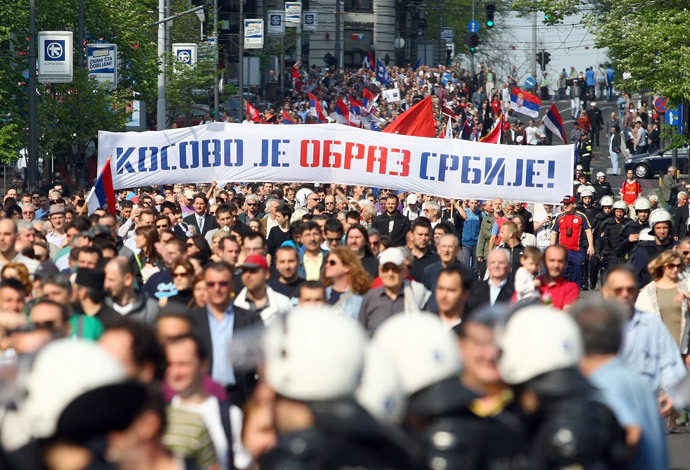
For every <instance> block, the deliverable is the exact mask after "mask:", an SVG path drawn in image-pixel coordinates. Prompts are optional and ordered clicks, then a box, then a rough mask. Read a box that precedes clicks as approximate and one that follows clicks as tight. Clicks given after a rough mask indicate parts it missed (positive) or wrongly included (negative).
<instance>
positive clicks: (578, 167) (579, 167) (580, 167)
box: [575, 165, 583, 170]
mask: <svg viewBox="0 0 690 470" xmlns="http://www.w3.org/2000/svg"><path fill="white" fill-rule="evenodd" d="M575 169H576V170H582V169H583V168H582V165H578V166H576V167H575Z"/></svg>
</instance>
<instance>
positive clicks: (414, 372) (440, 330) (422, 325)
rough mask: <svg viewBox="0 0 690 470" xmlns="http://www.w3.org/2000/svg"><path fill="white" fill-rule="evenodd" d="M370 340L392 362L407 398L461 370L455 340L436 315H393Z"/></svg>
mask: <svg viewBox="0 0 690 470" xmlns="http://www.w3.org/2000/svg"><path fill="white" fill-rule="evenodd" d="M372 341H373V343H374V344H376V345H377V346H379V347H381V349H383V351H384V352H386V353H387V354H388V355H389V356H390V357H391V359H392V360H393V362H394V363H395V366H396V368H397V369H398V373H399V374H400V378H401V379H402V386H403V390H404V392H405V393H406V394H407V395H412V394H413V393H415V392H418V391H419V390H422V389H423V388H426V387H429V386H430V385H433V384H436V383H438V382H441V381H443V380H445V379H448V378H450V377H453V376H458V375H460V372H461V371H462V362H461V361H460V353H459V351H458V347H457V339H456V338H455V337H454V336H453V334H452V333H451V332H450V331H448V329H447V328H446V326H445V325H444V324H443V322H442V321H441V319H440V318H439V317H438V315H431V314H429V313H419V314H409V315H395V316H394V317H392V318H391V319H389V320H386V321H385V322H384V323H383V324H381V326H380V327H379V328H378V329H377V330H376V333H374V338H373V340H372Z"/></svg>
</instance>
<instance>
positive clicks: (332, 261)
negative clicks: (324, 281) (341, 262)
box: [326, 259, 338, 266]
mask: <svg viewBox="0 0 690 470" xmlns="http://www.w3.org/2000/svg"><path fill="white" fill-rule="evenodd" d="M326 264H328V265H329V266H335V265H336V264H338V262H337V261H336V260H334V259H329V260H328V261H326Z"/></svg>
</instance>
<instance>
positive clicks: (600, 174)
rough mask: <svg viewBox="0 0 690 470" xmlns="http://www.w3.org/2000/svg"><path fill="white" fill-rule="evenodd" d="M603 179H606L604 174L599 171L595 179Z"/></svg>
mask: <svg viewBox="0 0 690 470" xmlns="http://www.w3.org/2000/svg"><path fill="white" fill-rule="evenodd" d="M605 177H606V173H604V172H603V171H600V172H598V173H597V179H599V178H605Z"/></svg>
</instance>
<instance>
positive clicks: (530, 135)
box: [525, 127, 539, 145]
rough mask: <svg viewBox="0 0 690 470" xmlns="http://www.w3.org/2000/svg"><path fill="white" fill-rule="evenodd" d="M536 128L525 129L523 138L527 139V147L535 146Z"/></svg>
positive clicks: (536, 140)
mask: <svg viewBox="0 0 690 470" xmlns="http://www.w3.org/2000/svg"><path fill="white" fill-rule="evenodd" d="M537 131H538V129H537V128H536V127H525V138H526V139H527V145H537V142H538V141H539V139H537Z"/></svg>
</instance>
